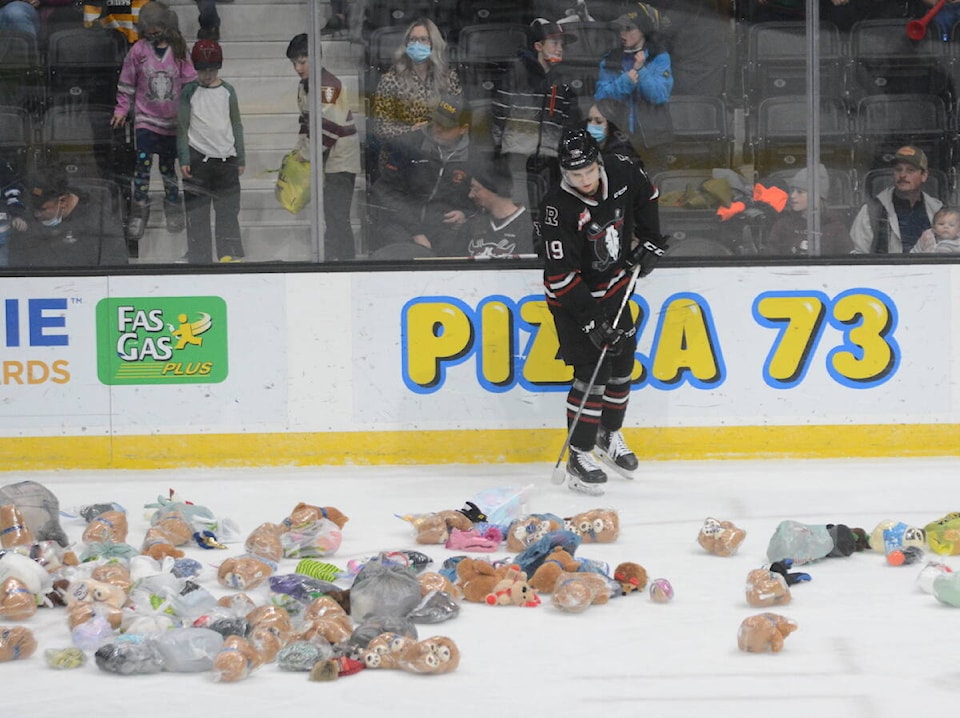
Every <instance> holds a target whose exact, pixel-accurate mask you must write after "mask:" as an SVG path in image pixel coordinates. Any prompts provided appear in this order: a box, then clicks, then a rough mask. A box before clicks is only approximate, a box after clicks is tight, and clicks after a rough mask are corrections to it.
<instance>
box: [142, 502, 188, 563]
mask: <svg viewBox="0 0 960 718" xmlns="http://www.w3.org/2000/svg"><path fill="white" fill-rule="evenodd" d="M151 522H152V524H153V525H152V526H151V527H150V528H149V529H147V533H146V535H145V536H144V537H143V545H142V546H141V547H140V553H142V554H146V555H147V556H150V557H152V558H154V559H156V560H157V561H162V560H163V559H164V558H166V557H167V556H171V557H173V558H182V557H183V556H184V553H183V551H181V550H180V549H178V548H176V547H177V546H183V545H184V544H186V543H188V542H189V541H190V539H191V538H192V537H193V527H192V526H191V525H190V522H189V521H187V519H186V517H184V515H183V514H182V513H180V512H179V511H177V510H176V509H164V510H163V512H162V513H161V512H160V511H158V512H157V513H156V514H154V517H153V519H152V520H151Z"/></svg>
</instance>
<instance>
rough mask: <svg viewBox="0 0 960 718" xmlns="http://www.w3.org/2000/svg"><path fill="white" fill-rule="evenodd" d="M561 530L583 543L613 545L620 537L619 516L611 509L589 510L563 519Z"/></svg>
mask: <svg viewBox="0 0 960 718" xmlns="http://www.w3.org/2000/svg"><path fill="white" fill-rule="evenodd" d="M563 528H564V529H566V530H567V531H571V532H573V533H575V534H577V535H578V536H579V537H580V540H581V541H582V542H583V543H613V542H614V541H616V540H617V537H618V536H619V535H620V516H619V515H618V514H617V512H616V511H615V510H613V509H590V510H589V511H584V512H583V513H580V514H576V515H574V516H570V517H568V518H565V519H564V520H563Z"/></svg>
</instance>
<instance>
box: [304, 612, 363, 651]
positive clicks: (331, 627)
mask: <svg viewBox="0 0 960 718" xmlns="http://www.w3.org/2000/svg"><path fill="white" fill-rule="evenodd" d="M352 635H353V623H352V622H351V621H350V616H347V615H343V616H321V617H319V618H314V619H313V620H312V621H310V623H307V624H305V625H304V626H303V628H301V629H300V632H299V633H297V635H296V636H295V637H294V640H295V641H311V642H312V641H314V639H315V638H316V637H317V636H319V637H320V638H323V639H325V640H326V641H327V642H328V643H330V644H331V645H334V644H337V643H340V642H342V641H346V640H347V639H348V638H350V636H352Z"/></svg>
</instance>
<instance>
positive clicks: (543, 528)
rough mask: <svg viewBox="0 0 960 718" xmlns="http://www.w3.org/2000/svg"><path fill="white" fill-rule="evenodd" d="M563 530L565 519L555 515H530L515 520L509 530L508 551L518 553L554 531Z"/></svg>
mask: <svg viewBox="0 0 960 718" xmlns="http://www.w3.org/2000/svg"><path fill="white" fill-rule="evenodd" d="M562 528H563V519H561V518H560V517H559V516H554V515H553V514H529V515H528V516H523V517H521V518H519V519H516V520H514V521H513V522H512V523H511V524H510V526H509V527H508V528H507V550H508V551H512V552H514V553H517V552H519V551H523V550H524V549H525V548H527V547H528V546H530V545H531V544H534V543H536V542H537V541H539V540H540V539H542V538H543V537H544V536H546V535H547V534H548V533H550V532H552V531H560V530H561V529H562Z"/></svg>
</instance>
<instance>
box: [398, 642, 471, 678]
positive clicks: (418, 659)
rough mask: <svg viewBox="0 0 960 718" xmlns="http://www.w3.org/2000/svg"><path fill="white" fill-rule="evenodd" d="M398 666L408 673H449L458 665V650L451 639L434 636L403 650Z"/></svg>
mask: <svg viewBox="0 0 960 718" xmlns="http://www.w3.org/2000/svg"><path fill="white" fill-rule="evenodd" d="M399 665H400V668H401V669H402V670H404V671H407V672H408V673H424V674H437V673H450V672H451V671H454V670H456V668H457V666H459V665H460V649H459V648H457V644H456V643H454V642H453V640H452V639H450V638H447V637H446V636H434V637H432V638H427V639H424V640H422V641H418V642H417V643H414V644H413V645H412V646H409V647H408V648H407V649H406V650H404V651H403V653H401V654H400V661H399Z"/></svg>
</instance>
